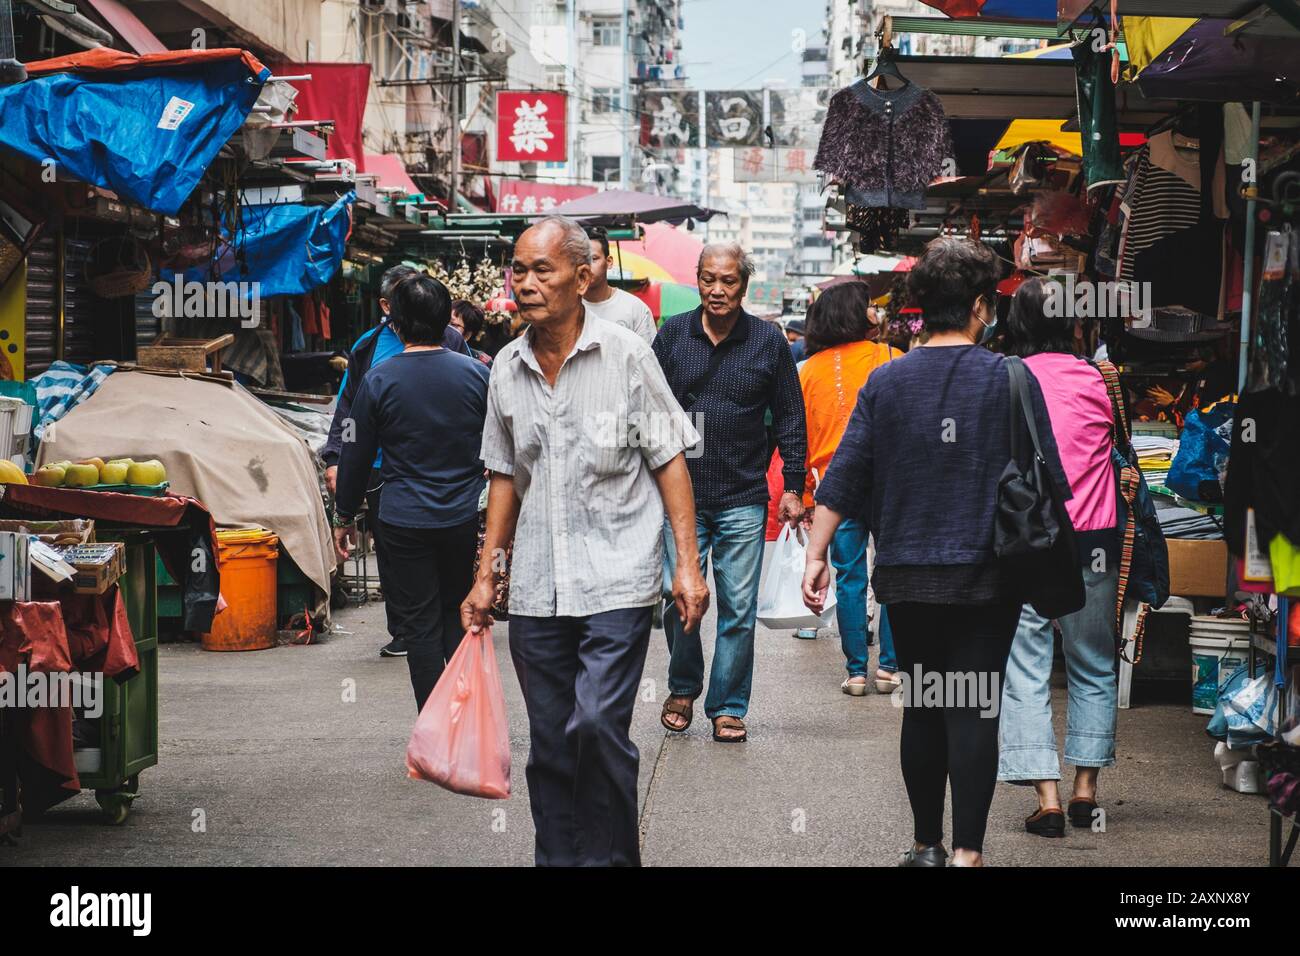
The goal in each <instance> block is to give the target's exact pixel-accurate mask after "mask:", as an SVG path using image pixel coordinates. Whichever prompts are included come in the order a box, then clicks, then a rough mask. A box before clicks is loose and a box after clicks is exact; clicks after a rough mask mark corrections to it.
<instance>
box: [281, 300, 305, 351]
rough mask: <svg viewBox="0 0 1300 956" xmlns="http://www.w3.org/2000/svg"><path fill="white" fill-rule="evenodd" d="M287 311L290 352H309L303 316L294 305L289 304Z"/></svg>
mask: <svg viewBox="0 0 1300 956" xmlns="http://www.w3.org/2000/svg"><path fill="white" fill-rule="evenodd" d="M285 309H286V310H287V311H288V313H289V349H288V351H290V352H305V351H307V339H306V338H305V337H304V336H303V334H302V316H300V315H299V314H298V310H297V309H295V308H294V307H293V303H292V302H290V303H287V304H286V305H285Z"/></svg>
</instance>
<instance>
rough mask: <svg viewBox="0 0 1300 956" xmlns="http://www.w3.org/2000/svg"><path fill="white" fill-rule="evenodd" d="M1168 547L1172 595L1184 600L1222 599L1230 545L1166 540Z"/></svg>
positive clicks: (1173, 539) (1178, 539)
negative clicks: (1189, 598)
mask: <svg viewBox="0 0 1300 956" xmlns="http://www.w3.org/2000/svg"><path fill="white" fill-rule="evenodd" d="M1165 543H1166V544H1167V545H1168V546H1169V593H1170V594H1178V595H1181V596H1183V597H1217V598H1221V597H1223V596H1224V595H1225V594H1226V593H1227V588H1228V544H1227V542H1225V541H1222V540H1219V541H1192V540H1187V539H1182V538H1166V539H1165Z"/></svg>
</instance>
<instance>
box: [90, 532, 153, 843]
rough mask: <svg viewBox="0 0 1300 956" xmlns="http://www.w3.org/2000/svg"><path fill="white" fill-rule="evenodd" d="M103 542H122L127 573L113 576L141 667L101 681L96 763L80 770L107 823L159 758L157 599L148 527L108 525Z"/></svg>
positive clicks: (127, 806)
mask: <svg viewBox="0 0 1300 956" xmlns="http://www.w3.org/2000/svg"><path fill="white" fill-rule="evenodd" d="M99 539H100V540H102V541H122V542H124V543H125V544H126V573H125V574H124V575H122V577H121V578H120V579H119V580H118V586H119V587H120V588H121V589H122V598H123V600H124V602H125V603H126V615H127V619H128V620H129V621H130V623H131V634H132V636H133V637H134V639H135V650H136V653H137V654H138V655H139V657H140V672H139V673H138V674H136V675H135V676H134V677H132V678H131V679H130V680H128V681H125V682H123V683H120V684H119V683H118V682H117V681H114V680H111V679H108V678H106V679H105V680H104V712H103V715H102V716H101V717H100V719H99V723H100V733H99V740H100V747H99V749H100V759H99V762H98V766H95V767H93V768H89V767H88V768H87V769H86V770H85V771H82V770H81V768H80V766H79V767H78V774H77V775H78V776H79V777H80V778H81V786H82V789H85V790H94V791H95V799H96V800H97V801H98V802H99V806H100V808H101V809H102V810H103V811H104V814H105V816H106V817H107V818H108V821H109V822H110V823H114V824H117V823H121V822H122V821H124V820H125V819H126V818H127V815H128V814H129V813H130V811H131V801H132V800H134V799H135V797H136V794H137V793H138V792H139V785H140V780H139V776H140V771H142V770H145V769H147V768H149V767H152V766H154V765H155V764H157V763H158V598H157V586H156V576H155V572H156V564H155V562H156V549H155V547H154V542H153V538H152V536H151V535H150V534H149V533H148V532H147V531H130V530H123V529H113V530H112V531H107V532H103V533H101V534H100V535H99Z"/></svg>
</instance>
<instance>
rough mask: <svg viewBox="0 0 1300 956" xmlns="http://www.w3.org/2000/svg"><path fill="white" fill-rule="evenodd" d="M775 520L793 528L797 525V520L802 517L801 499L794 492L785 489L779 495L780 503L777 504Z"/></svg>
mask: <svg viewBox="0 0 1300 956" xmlns="http://www.w3.org/2000/svg"><path fill="white" fill-rule="evenodd" d="M776 513H777V520H778V521H783V522H785V523H786V524H788V525H789V526H790V528H791V530H793V529H794V528H796V527H798V525H799V521H800V520H801V519H802V518H803V500H802V499H801V498H800V497H799V496H798V495H796V494H793V493H791V492H789V491H787V492H786V493H785V494H783V495H782V496H781V503H780V504H779V505H778V506H777V512H776Z"/></svg>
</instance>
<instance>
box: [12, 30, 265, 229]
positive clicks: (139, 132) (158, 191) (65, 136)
mask: <svg viewBox="0 0 1300 956" xmlns="http://www.w3.org/2000/svg"><path fill="white" fill-rule="evenodd" d="M205 52H206V53H209V54H215V53H218V52H219V51H205ZM230 53H231V55H228V56H224V57H223V56H211V55H209V56H206V57H202V58H197V57H195V58H192V59H185V58H184V57H183V55H180V54H171V55H170V60H168V61H161V62H160V61H158V60H151V59H150V58H149V57H141V58H136V59H133V60H131V61H129V62H127V63H125V64H121V63H119V64H117V65H114V66H112V67H110V68H106V69H103V68H94V64H93V63H92V64H91V65H90V68H81V69H73V70H72V71H69V72H45V73H36V74H34V75H32V76H31V77H30V78H29V79H28V80H26V81H25V82H22V83H18V84H16V85H14V86H8V87H0V146H3V148H5V149H10V150H13V151H15V152H18V153H21V154H22V155H23V156H26V157H27V158H28V159H31V160H34V161H35V162H38V163H43V162H45V161H46V160H53V161H54V164H55V167H54V168H55V172H56V173H57V175H58V176H59V178H60V179H64V178H71V179H79V180H81V181H83V182H87V183H91V184H93V185H96V186H102V187H104V188H105V189H111V190H113V192H115V193H117V194H118V195H119V196H121V197H122V198H123V199H125V200H128V201H130V202H134V203H137V204H139V205H141V206H143V207H145V208H146V209H149V210H152V211H154V212H159V213H165V214H168V215H170V214H174V213H176V212H177V211H179V210H180V208H181V206H182V205H183V204H184V203H185V200H186V199H188V198H189V196H190V194H191V193H192V192H193V191H194V187H195V186H197V185H198V183H199V180H200V178H201V177H202V176H203V173H204V171H205V170H206V169H207V167H208V165H209V164H210V163H211V162H212V161H213V160H214V159H215V158H216V156H217V153H218V152H219V151H220V149H221V147H222V146H224V145H225V143H226V141H227V140H229V139H230V137H231V136H232V135H233V134H234V133H235V132H236V131H237V130H238V129H239V128H240V126H242V125H243V123H244V120H245V119H246V118H247V117H248V113H249V111H250V110H251V109H252V107H253V104H254V103H255V102H256V101H257V97H258V95H259V94H260V93H261V90H262V85H263V83H264V82H265V81H266V78H267V77H268V76H270V71H269V70H267V69H266V68H265V67H262V66H261V64H258V63H256V61H255V60H250V58H245V57H243V56H241V55H240V51H237V50H236V51H230ZM117 56H118V58H119V59H120V58H121V57H124V56H126V55H125V54H117ZM164 56H166V55H164ZM48 62H59V61H48ZM31 66H38V64H31ZM254 67H256V68H257V69H259V70H260V72H257V73H254V72H253V69H254Z"/></svg>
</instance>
